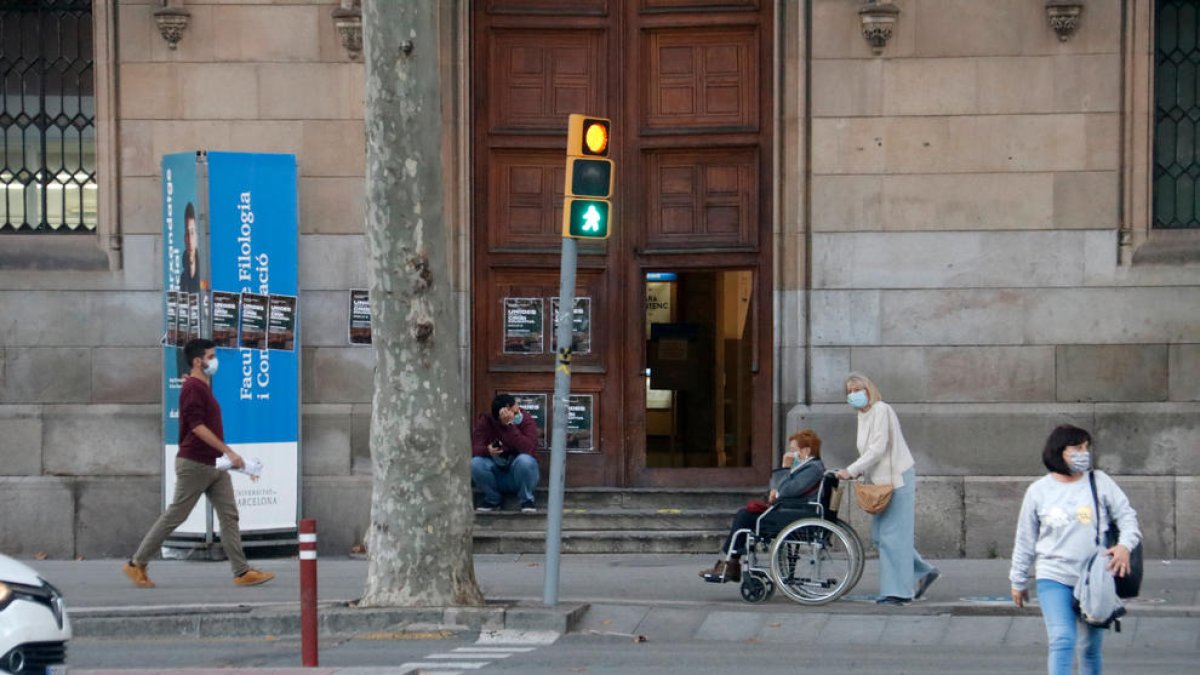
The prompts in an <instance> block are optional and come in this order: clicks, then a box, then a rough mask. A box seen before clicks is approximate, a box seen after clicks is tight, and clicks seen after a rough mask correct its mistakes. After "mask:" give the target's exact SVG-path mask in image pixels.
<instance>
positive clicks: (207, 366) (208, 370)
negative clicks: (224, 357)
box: [204, 356, 221, 377]
mask: <svg viewBox="0 0 1200 675" xmlns="http://www.w3.org/2000/svg"><path fill="white" fill-rule="evenodd" d="M220 365H221V364H220V363H219V362H218V361H217V357H215V356H214V357H212V358H211V359H209V360H208V361H205V362H204V374H205V375H207V376H209V377H212V376H213V375H216V374H217V367H218V366H220Z"/></svg>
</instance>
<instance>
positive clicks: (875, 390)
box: [846, 371, 883, 406]
mask: <svg viewBox="0 0 1200 675" xmlns="http://www.w3.org/2000/svg"><path fill="white" fill-rule="evenodd" d="M851 384H857V385H859V386H860V387H862V388H863V389H866V390H867V405H868V406H872V405H875V404H876V403H879V402H880V401H882V400H883V396H882V395H880V393H879V387H877V386H875V383H874V382H872V381H871V378H869V377H867V376H866V375H864V374H862V373H860V372H858V371H855V372H853V373H850V374H849V375H847V376H846V386H847V387H848V386H850V385H851Z"/></svg>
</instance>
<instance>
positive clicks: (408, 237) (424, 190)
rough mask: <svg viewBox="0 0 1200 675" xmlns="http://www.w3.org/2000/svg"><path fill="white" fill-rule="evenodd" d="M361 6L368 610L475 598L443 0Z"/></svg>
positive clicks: (371, 0)
mask: <svg viewBox="0 0 1200 675" xmlns="http://www.w3.org/2000/svg"><path fill="white" fill-rule="evenodd" d="M362 10H363V43H364V49H363V53H364V58H365V62H366V132H367V176H366V184H367V224H366V230H367V247H368V254H369V255H368V263H367V264H368V269H369V274H370V280H371V311H372V324H373V329H374V330H373V342H374V345H375V353H376V356H377V358H378V368H377V369H376V372H375V398H374V410H373V412H372V418H371V465H372V477H373V492H372V495H371V526H370V529H369V530H368V532H367V552H368V557H369V561H370V564H369V567H368V570H367V584H366V590H365V591H364V594H363V598H362V599H361V600H360V602H359V604H360V606H367V607H380V606H404V607H420V606H451V605H479V604H482V603H483V596H482V595H481V594H480V592H479V587H478V585H477V584H476V582H475V567H474V562H473V561H472V558H471V533H472V528H473V524H474V520H473V519H474V516H473V514H472V510H471V484H470V468H469V466H470V465H469V461H468V458H469V457H470V438H469V435H468V431H467V426H468V420H467V417H466V412H465V408H464V406H463V394H462V379H461V377H460V371H459V363H458V358H459V357H458V351H457V344H456V342H457V330H458V321H457V316H456V315H457V312H456V310H455V305H454V301H453V297H452V294H451V288H450V270H449V262H448V260H449V259H448V256H447V253H448V251H447V248H448V247H447V243H446V242H447V240H448V238H447V236H446V231H445V217H444V215H443V205H442V189H443V184H442V147H441V142H442V89H441V87H442V85H441V81H440V71H439V67H438V54H439V51H438V39H439V38H438V30H439V26H438V3H436V2H424V1H421V2H407V1H406V2H397V1H396V0H365V1H364V2H363V7H362ZM314 95H316V92H314Z"/></svg>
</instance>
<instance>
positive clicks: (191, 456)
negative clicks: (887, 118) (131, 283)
mask: <svg viewBox="0 0 1200 675" xmlns="http://www.w3.org/2000/svg"><path fill="white" fill-rule="evenodd" d="M215 346H216V345H215V344H214V343H213V341H212V340H207V339H204V338H197V339H195V340H191V341H189V342H188V343H187V345H186V346H185V347H184V348H183V355H184V358H186V359H187V362H188V364H189V366H190V367H191V371H190V372H189V373H188V374H187V375H186V376H185V377H184V379H183V388H182V389H181V390H180V392H179V453H178V454H177V455H176V456H175V496H174V498H173V499H172V500H171V505H170V506H168V507H167V510H166V511H165V512H164V513H163V514H162V515H161V516H159V517H158V520H157V521H156V522H155V523H154V527H152V528H150V531H149V532H147V533H146V537H145V538H144V539H142V544H141V546H139V547H138V550H137V553H134V554H133V557H132V558H130V559H129V562H127V563H125V566H124V567H122V570H123V571H124V572H125V574H126V575H127V576H128V577H129V578H130V579H131V580H133V584H134V585H135V586H137V587H138V588H154V582H153V581H150V577H149V576H147V575H146V564H147V563H148V562H149V560H150V556H152V555H154V553H155V551H157V550H158V549H159V548H160V547H161V546H162V543H163V541H164V540H165V539H166V538H167V535H169V534H171V532H173V531H174V530H175V528H177V527H179V525H180V524H181V523H183V521H184V520H186V519H187V517H188V514H189V513H191V512H192V508H193V507H194V506H195V505H196V501H197V500H199V499H200V495H207V496H208V500H209V501H210V502H212V505H213V510H215V511H216V512H217V517H218V518H219V519H220V522H221V546H222V547H223V548H224V549H225V557H227V558H229V564H230V565H231V566H232V567H233V583H235V584H237V585H238V586H254V585H257V584H262V583H266V582H268V581H270V580H271V579H274V578H275V575H274V574H272V573H270V572H262V571H260V570H256V569H253V568H251V567H250V565H248V564H247V563H246V554H245V553H244V552H243V551H242V533H241V531H240V530H239V529H238V509H237V499H236V498H235V497H234V494H233V481H232V480H231V479H230V478H229V472H228V471H221V470H219V469H217V468H216V463H217V458H218V457H220V456H221V455H225V456H226V457H228V458H229V461H230V462H231V463H232V464H233V467H234V468H237V469H240V468H242V467H244V466H245V462H244V461H243V460H242V458H241V456H240V455H238V454H237V453H236V452H234V451H233V448H230V447H229V446H228V445H226V444H225V431H224V428H223V427H222V425H221V406H220V405H219V404H218V403H217V399H216V398H215V397H213V394H212V379H211V378H212V376H213V374H215V373H216V372H217V356H216V349H215Z"/></svg>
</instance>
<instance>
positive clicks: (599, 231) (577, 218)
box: [562, 114, 613, 239]
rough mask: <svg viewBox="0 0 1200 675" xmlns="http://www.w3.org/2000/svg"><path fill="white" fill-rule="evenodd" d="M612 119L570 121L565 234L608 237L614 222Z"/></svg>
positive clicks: (573, 117)
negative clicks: (610, 156)
mask: <svg viewBox="0 0 1200 675" xmlns="http://www.w3.org/2000/svg"><path fill="white" fill-rule="evenodd" d="M611 128H612V122H611V121H610V120H607V119H604V118H602V117H589V116H587V115H576V114H573V115H571V116H570V117H569V118H568V120H567V171H566V186H565V187H564V189H563V193H564V196H565V197H564V199H563V227H562V235H563V236H564V237H576V238H580V239H608V235H609V234H610V233H611V230H610V226H611V224H612V220H611V217H610V216H611V214H612V203H611V202H610V201H609V198H610V197H612V186H613V162H612V160H611V159H608V150H609V144H610V141H611V140H612V139H611V136H610V133H609V132H610V130H611Z"/></svg>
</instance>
